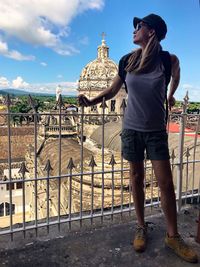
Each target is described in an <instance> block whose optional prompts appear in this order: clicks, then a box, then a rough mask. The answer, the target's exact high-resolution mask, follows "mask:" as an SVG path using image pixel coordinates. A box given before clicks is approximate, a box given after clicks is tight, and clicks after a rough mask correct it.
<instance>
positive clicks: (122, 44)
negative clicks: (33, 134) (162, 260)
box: [0, 0, 200, 101]
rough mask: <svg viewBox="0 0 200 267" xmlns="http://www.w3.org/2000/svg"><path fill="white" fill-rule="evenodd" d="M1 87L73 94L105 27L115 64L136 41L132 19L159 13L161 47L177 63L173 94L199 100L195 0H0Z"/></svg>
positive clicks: (199, 18)
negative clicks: (162, 34)
mask: <svg viewBox="0 0 200 267" xmlns="http://www.w3.org/2000/svg"><path fill="white" fill-rule="evenodd" d="M0 13H1V16H0V89H3V88H17V89H23V90H28V91H37V92H38V91H40V92H48V93H52V92H55V88H56V87H57V85H58V84H59V85H61V87H62V90H63V92H64V93H65V94H76V86H77V81H78V79H79V75H80V73H81V70H82V68H83V67H84V66H85V65H86V64H87V63H88V62H89V61H91V60H93V59H95V58H96V55H97V51H96V50H97V46H98V45H99V44H100V43H101V33H102V32H106V42H107V45H108V46H109V47H110V57H111V59H113V60H114V61H115V62H116V63H118V61H119V59H120V58H121V56H122V55H124V54H126V53H128V52H130V51H131V50H132V49H133V48H135V46H134V45H133V43H132V32H133V27H132V19H133V17H134V16H138V17H144V16H146V15H147V14H149V13H156V14H159V15H161V16H162V17H163V18H164V19H165V21H166V22H167V25H168V34H167V38H166V39H165V40H164V41H162V43H161V44H162V46H163V48H164V49H165V50H169V51H170V52H171V53H174V54H176V55H177V56H178V57H179V59H180V64H181V82H180V86H179V88H178V90H177V93H176V97H177V99H180V100H181V99H182V98H183V97H184V95H185V93H186V91H187V90H188V91H189V97H190V100H191V101H200V74H199V72H200V53H199V43H200V35H199V29H200V6H199V1H198V0H162V1H160V0H140V1H136V0H56V1H50V0H31V1H30V0H15V1H13V0H6V1H5V0H0Z"/></svg>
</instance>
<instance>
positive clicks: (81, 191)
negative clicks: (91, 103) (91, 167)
mask: <svg viewBox="0 0 200 267" xmlns="http://www.w3.org/2000/svg"><path fill="white" fill-rule="evenodd" d="M83 118H84V107H83V106H82V107H81V148H80V149H81V151H80V158H81V159H80V160H81V163H80V167H81V173H80V218H82V212H83V134H84V120H83ZM80 226H82V220H80Z"/></svg>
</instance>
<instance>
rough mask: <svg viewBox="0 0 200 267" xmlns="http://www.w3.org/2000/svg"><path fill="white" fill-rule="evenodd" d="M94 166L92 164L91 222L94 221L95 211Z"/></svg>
mask: <svg viewBox="0 0 200 267" xmlns="http://www.w3.org/2000/svg"><path fill="white" fill-rule="evenodd" d="M94 166H95V165H91V171H92V173H91V211H90V216H91V224H92V223H93V212H94V210H93V209H94Z"/></svg>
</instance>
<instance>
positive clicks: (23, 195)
mask: <svg viewBox="0 0 200 267" xmlns="http://www.w3.org/2000/svg"><path fill="white" fill-rule="evenodd" d="M22 177H23V180H25V174H22ZM22 204H23V234H24V238H25V237H26V231H25V230H26V217H25V214H26V201H25V184H24V182H23V183H22Z"/></svg>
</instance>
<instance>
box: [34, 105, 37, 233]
mask: <svg viewBox="0 0 200 267" xmlns="http://www.w3.org/2000/svg"><path fill="white" fill-rule="evenodd" d="M34 178H35V179H34V184H35V189H34V191H35V234H36V236H37V223H38V222H37V221H38V205H37V204H38V203H37V192H38V190H37V112H36V110H35V109H34Z"/></svg>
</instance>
